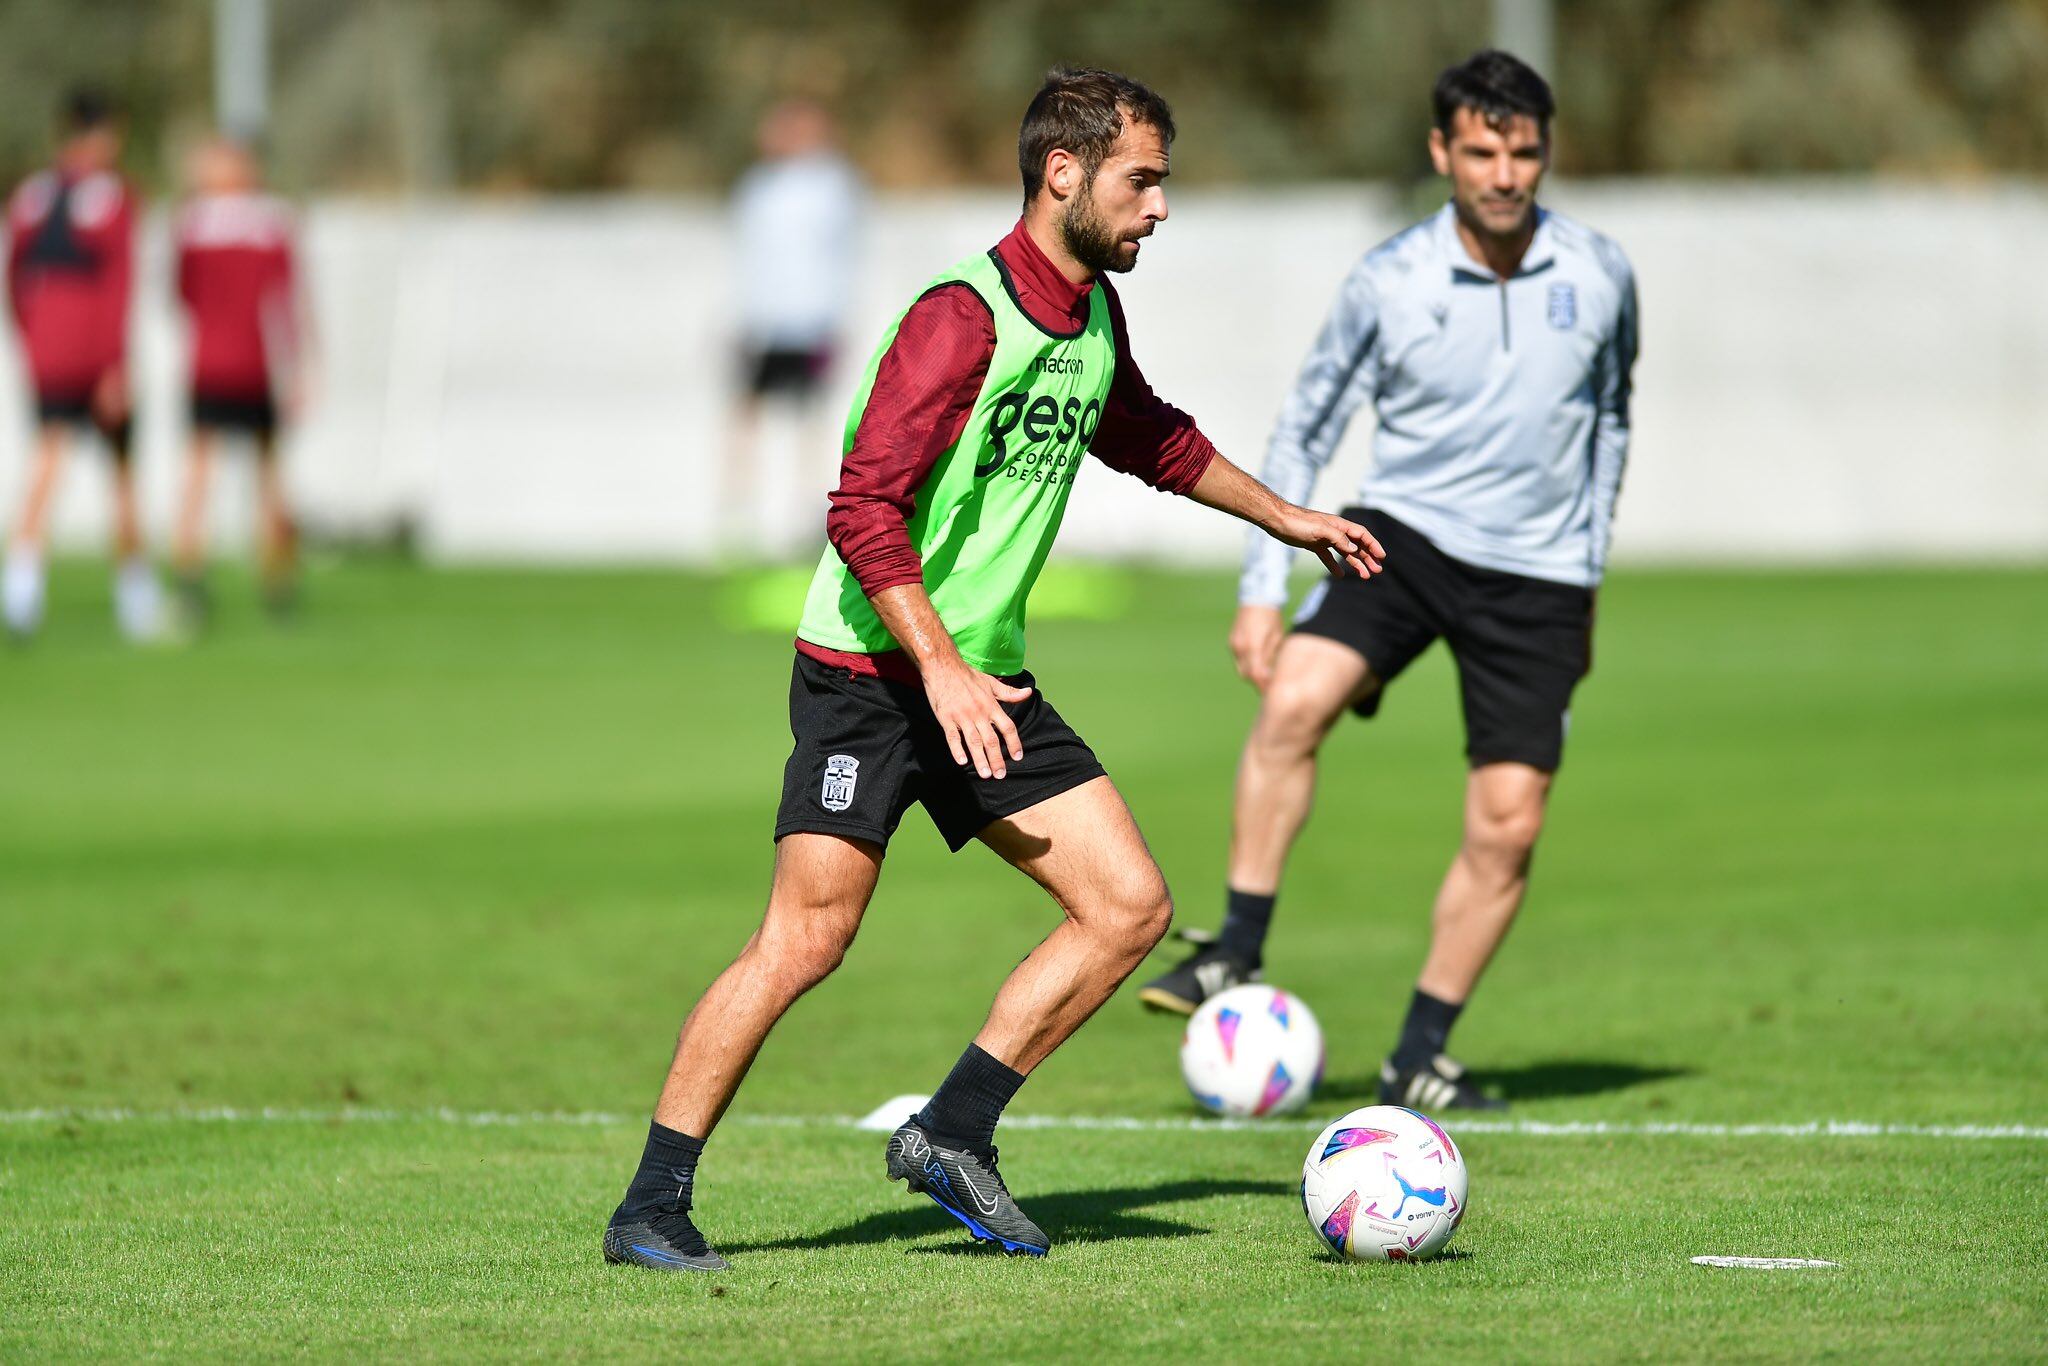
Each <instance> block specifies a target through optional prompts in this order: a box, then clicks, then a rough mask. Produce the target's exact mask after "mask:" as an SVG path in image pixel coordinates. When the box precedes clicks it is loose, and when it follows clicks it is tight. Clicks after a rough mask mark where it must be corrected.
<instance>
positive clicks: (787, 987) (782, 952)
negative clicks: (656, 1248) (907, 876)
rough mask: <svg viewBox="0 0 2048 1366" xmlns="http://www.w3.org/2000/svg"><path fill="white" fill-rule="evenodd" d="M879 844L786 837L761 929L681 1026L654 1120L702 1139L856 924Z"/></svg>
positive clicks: (870, 890) (876, 871) (878, 868)
mask: <svg viewBox="0 0 2048 1366" xmlns="http://www.w3.org/2000/svg"><path fill="white" fill-rule="evenodd" d="M881 872H882V850H881V848H880V847H879V846H877V845H874V844H871V843H869V842H868V841H866V840H858V839H847V838H843V837H841V836H838V835H821V834H794V835H786V836H784V837H783V839H782V841H781V842H780V843H779V844H777V845H776V847H775V881H774V884H773V886H772V887H771V888H770V890H769V893H768V911H767V914H766V915H764V916H763V917H762V919H761V928H760V929H758V930H756V931H754V934H753V937H752V938H751V939H749V940H747V946H746V947H745V948H744V949H741V950H740V955H739V957H738V958H735V959H734V960H733V962H732V965H731V966H730V967H728V968H726V970H725V971H724V972H722V973H720V974H719V975H718V979H717V980H716V981H714V982H713V983H712V984H711V985H710V987H709V988H707V989H706V990H705V992H704V995H703V997H702V998H701V999H700V1000H699V1001H698V1002H697V1006H696V1009H694V1010H692V1011H691V1012H690V1017H689V1018H688V1019H687V1020H685V1021H684V1022H683V1029H682V1033H681V1035H680V1036H679V1037H678V1039H677V1040H676V1054H675V1060H674V1061H673V1062H672V1063H671V1064H670V1065H669V1073H668V1080H667V1082H666V1083H664V1084H663V1086H662V1088H661V1099H660V1100H659V1101H658V1102H657V1103H656V1105H655V1107H654V1117H655V1118H656V1119H657V1120H659V1121H660V1122H661V1123H662V1124H664V1125H666V1126H668V1127H669V1128H671V1129H677V1130H680V1131H681V1132H683V1133H686V1134H692V1135H695V1136H696V1137H698V1138H700V1139H701V1138H705V1137H707V1136H709V1135H710V1133H711V1130H712V1129H713V1128H715V1127H716V1126H717V1124H718V1120H719V1117H720V1116H722V1115H723V1114H724V1113H725V1107H726V1106H727V1105H728V1104H730V1103H731V1102H732V1097H733V1093H734V1092H736V1091H737V1090H739V1086H740V1081H741V1079H742V1078H744V1077H745V1076H746V1075H747V1069H748V1068H749V1067H751V1066H753V1063H754V1055H755V1054H756V1053H758V1052H760V1050H761V1044H762V1043H763V1041H765V1040H766V1039H767V1037H768V1031H769V1030H771V1029H773V1028H774V1027H775V1022H776V1021H777V1020H780V1019H781V1018H782V1016H783V1014H784V1012H786V1011H787V1010H788V1009H789V1008H790V1007H791V1006H792V1005H794V1004H796V1000H797V998H798V997H799V996H802V995H803V994H804V993H805V992H807V991H809V990H810V989H811V988H812V987H814V986H816V985H817V984H818V983H820V982H822V981H824V980H825V978H826V977H828V976H830V975H831V973H832V970H833V969H834V968H837V967H838V966H839V961H840V959H842V958H843V957H845V955H846V949H847V946H848V945H850V944H851V943H853V936H854V934H855V932H856V931H858V930H859V929H860V920H861V916H862V914H863V913H864V912H865V911H866V910H867V905H868V899H869V898H870V897H872V896H873V895H874V891H875V882H876V879H878V878H879V877H880V876H881Z"/></svg>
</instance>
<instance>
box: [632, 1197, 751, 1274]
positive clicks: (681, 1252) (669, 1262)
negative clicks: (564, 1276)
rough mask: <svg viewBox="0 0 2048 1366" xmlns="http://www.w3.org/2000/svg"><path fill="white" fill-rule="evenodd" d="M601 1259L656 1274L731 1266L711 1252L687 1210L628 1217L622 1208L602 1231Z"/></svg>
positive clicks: (656, 1211)
mask: <svg viewBox="0 0 2048 1366" xmlns="http://www.w3.org/2000/svg"><path fill="white" fill-rule="evenodd" d="M604 1259H605V1260H606V1261H607V1262H614V1263H618V1262H630V1263H631V1264H632V1265H634V1266H644V1267H649V1268H651V1269H653V1270H655V1271H724V1270H726V1269H727V1267H728V1266H730V1265H731V1264H730V1263H729V1262H727V1261H726V1260H725V1258H723V1257H721V1256H719V1255H718V1254H717V1253H716V1252H713V1251H712V1250H711V1245H710V1244H709V1243H707V1242H705V1241H704V1235H703V1234H701V1233H699V1232H698V1231H697V1226H696V1225H695V1224H694V1223H692V1222H690V1212H689V1211H688V1210H687V1209H670V1210H647V1211H643V1212H641V1213H638V1214H628V1213H626V1211H625V1208H624V1207H623V1206H621V1207H620V1208H619V1210H618V1211H617V1212H616V1213H614V1214H613V1215H612V1221H611V1224H610V1225H609V1226H607V1227H606V1229H605V1231H604Z"/></svg>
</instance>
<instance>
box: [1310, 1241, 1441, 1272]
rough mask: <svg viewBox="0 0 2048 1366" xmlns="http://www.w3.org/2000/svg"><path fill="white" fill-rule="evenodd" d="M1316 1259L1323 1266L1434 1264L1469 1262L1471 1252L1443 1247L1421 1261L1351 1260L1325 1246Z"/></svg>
mask: <svg viewBox="0 0 2048 1366" xmlns="http://www.w3.org/2000/svg"><path fill="white" fill-rule="evenodd" d="M1316 1260H1317V1261H1319V1262H1321V1263H1322V1264H1323V1265H1325V1266H1342V1267H1355V1266H1435V1265H1436V1264H1438V1263H1440V1262H1469V1261H1471V1260H1472V1254H1471V1253H1469V1252H1467V1251H1466V1250H1465V1249H1464V1248H1462V1247H1451V1248H1445V1249H1444V1250H1443V1251H1442V1252H1439V1253H1437V1254H1436V1256H1434V1257H1427V1258H1424V1259H1423V1260H1422V1261H1419V1262H1418V1261H1413V1260H1409V1259H1406V1258H1404V1259H1402V1260H1401V1261H1398V1262H1354V1261H1352V1260H1351V1259H1350V1258H1349V1257H1339V1256H1338V1255H1337V1254H1336V1253H1334V1252H1331V1251H1330V1250H1329V1249H1327V1248H1325V1249H1324V1250H1323V1251H1321V1252H1319V1253H1317V1254H1316ZM1393 1274H1395V1275H1399V1274H1400V1273H1399V1272H1395V1273H1393Z"/></svg>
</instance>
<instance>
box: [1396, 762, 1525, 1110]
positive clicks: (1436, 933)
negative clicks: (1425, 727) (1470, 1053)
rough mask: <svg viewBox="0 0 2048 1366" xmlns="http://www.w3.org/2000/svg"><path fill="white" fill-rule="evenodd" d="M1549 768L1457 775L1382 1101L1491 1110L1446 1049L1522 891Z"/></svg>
mask: <svg viewBox="0 0 2048 1366" xmlns="http://www.w3.org/2000/svg"><path fill="white" fill-rule="evenodd" d="M1550 782H1551V775H1550V774H1549V773H1546V772H1544V771H1543V770H1542V769H1540V768H1535V767H1532V766H1530V765H1528V764H1518V763H1492V764H1481V765H1479V766H1478V767H1476V768H1474V769H1473V770H1472V772H1471V775H1470V777H1468V778H1467V779H1466V782H1465V836H1464V839H1463V840H1462V841H1461V842H1460V843H1459V846H1458V853H1457V857H1455V858H1453V859H1452V860H1451V868H1450V871H1449V872H1448V873H1446V874H1445V875H1444V881H1443V886H1442V887H1441V888H1439V889H1438V891H1437V894H1436V911H1435V917H1434V926H1433V929H1432V931H1431V934H1430V943H1429V957H1428V958H1427V959H1426V960H1424V962H1423V965H1422V975H1421V976H1420V977H1419V978H1417V979H1416V983H1415V995H1414V997H1413V999H1412V1000H1411V1001H1410V1002H1409V1005H1408V1016H1407V1019H1406V1020H1404V1021H1403V1022H1402V1025H1401V1037H1400V1038H1399V1040H1398V1041H1397V1042H1396V1043H1395V1045H1394V1051H1393V1053H1392V1054H1391V1055H1390V1056H1389V1057H1388V1058H1387V1061H1386V1063H1385V1064H1384V1065H1383V1066H1382V1067H1381V1068H1380V1099H1381V1100H1382V1101H1385V1102H1388V1103H1391V1104H1396V1105H1407V1106H1412V1107H1414V1108H1417V1109H1430V1110H1441V1109H1499V1108H1501V1105H1500V1102H1499V1101H1496V1100H1492V1099H1490V1098H1488V1097H1487V1096H1485V1095H1484V1094H1482V1093H1481V1092H1480V1091H1479V1090H1478V1089H1477V1088H1475V1087H1473V1086H1471V1085H1469V1084H1467V1083H1466V1081H1465V1079H1464V1069H1463V1068H1462V1067H1460V1066H1459V1065H1458V1064H1457V1063H1456V1062H1455V1061H1453V1060H1452V1059H1450V1058H1448V1057H1446V1056H1444V1052H1443V1048H1444V1041H1445V1040H1446V1039H1447V1038H1448V1037H1449V1035H1450V1031H1451V1026H1452V1025H1453V1024H1455V1023H1456V1022H1457V1019H1458V1015H1459V1013H1460V1012H1461V1011H1462V1010H1463V1009H1464V1006H1465V1001H1466V999H1467V998H1469V997H1470V996H1471V994H1472V988H1473V987H1475V986H1476V985H1478V983H1479V977H1480V974H1481V973H1483V972H1485V971H1486V965H1487V964H1488V963H1489V962H1491V961H1492V959H1493V954H1494V950H1496V949H1498V948H1499V947H1500V945H1501V941H1502V940H1503V939H1505V938H1507V933H1508V927H1509V926H1511V925H1513V924H1514V922H1515V913H1516V912H1517V911H1519V910H1520V909H1521V908H1522V896H1523V894H1524V893H1525V892H1526V891H1528V888H1529V860H1530V857H1531V856H1532V855H1533V853H1534V852H1535V849H1536V836H1537V835H1538V834H1539V833H1540V832H1541V831H1542V829H1543V809H1544V804H1545V802H1546V801H1547V800H1548V799H1549V796H1550Z"/></svg>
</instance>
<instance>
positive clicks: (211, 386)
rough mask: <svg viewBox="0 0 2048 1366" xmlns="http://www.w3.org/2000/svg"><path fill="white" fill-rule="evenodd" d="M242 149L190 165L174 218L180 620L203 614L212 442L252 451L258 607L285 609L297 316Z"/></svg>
mask: <svg viewBox="0 0 2048 1366" xmlns="http://www.w3.org/2000/svg"><path fill="white" fill-rule="evenodd" d="M261 179H262V177H261V173H260V171H259V168H258V166H257V164H256V159H255V157H253V156H252V155H251V154H250V153H249V151H248V150H247V149H246V148H244V147H242V146H240V145H238V144H237V143H234V142H231V141H229V140H227V139H225V138H222V139H216V140H214V141H211V142H208V143H206V144H205V145H204V146H202V147H201V148H199V149H198V151H197V152H196V153H195V154H194V156H193V158H192V164H191V183H192V197H191V198H190V199H189V200H187V201H186V203H185V204H184V205H183V207H182V208H180V209H179V211H178V217H177V226H176V229H175V233H176V238H177V254H178V297H179V298H180V299H181V300H182V301H183V303H184V305H185V311H186V316H187V319H188V320H189V322H190V325H191V344H192V351H191V354H192V448H191V459H190V461H189V463H188V464H187V466H186V476H185V492H184V498H183V501H182V502H181V503H180V506H179V513H178V529H177V538H176V542H175V544H174V546H173V556H174V559H175V562H176V565H177V573H178V593H179V599H180V603H181V606H182V608H183V614H184V616H185V617H186V624H187V625H190V626H198V625H200V624H202V623H203V622H204V620H205V618H206V613H207V606H208V599H207V592H206V579H205V573H206V497H207V487H208V484H209V482H210V478H211V475H212V469H213V456H214V452H215V451H216V450H217V449H218V448H219V445H220V441H221V438H222V437H245V438H247V439H248V440H249V441H250V442H251V443H252V444H253V445H254V447H255V451H256V481H257V497H258V504H259V506H258V511H257V517H258V527H259V531H258V563H259V566H260V569H261V572H262V578H263V598H264V602H265V603H266V604H267V605H268V606H269V607H270V608H271V609H272V610H273V611H281V610H283V609H285V608H287V607H288V606H289V605H290V603H291V601H292V594H293V586H294V580H295V560H296V556H295V554H294V541H295V537H294V532H293V526H292V518H291V513H290V511H289V510H288V509H287V508H286V506H285V499H284V484H283V478H282V475H281V473H280V471H279V469H278V460H277V429H278V420H279V416H280V412H282V414H283V415H284V416H286V417H296V416H297V415H298V411H299V408H300V406H301V404H302V402H303V399H304V397H305V388H306V365H305V355H306V342H307V340H308V332H309V329H308V328H307V326H306V317H305V309H304V308H303V307H302V305H301V294H300V291H299V289H298V287H297V284H296V274H297V272H296V268H295V264H294V261H295V255H296V253H295V249H294V245H293V238H294V236H295V230H294V225H293V222H292V215H291V211H290V210H289V209H287V208H286V207H285V205H284V204H283V203H281V202H280V201H279V200H277V199H276V198H274V197H272V196H270V195H268V194H265V193H263V191H262V187H261Z"/></svg>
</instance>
